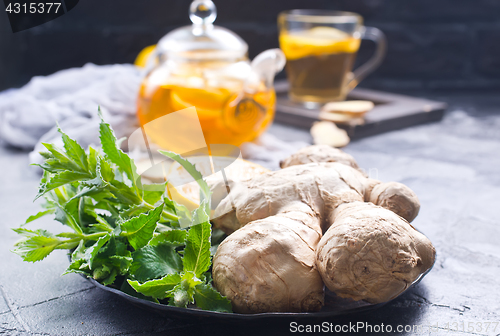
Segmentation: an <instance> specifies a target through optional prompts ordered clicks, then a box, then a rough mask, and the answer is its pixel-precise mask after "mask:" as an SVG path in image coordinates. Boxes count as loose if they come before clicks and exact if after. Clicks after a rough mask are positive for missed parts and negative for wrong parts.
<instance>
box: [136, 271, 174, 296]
mask: <svg viewBox="0 0 500 336" xmlns="http://www.w3.org/2000/svg"><path fill="white" fill-rule="evenodd" d="M181 280H182V278H181V275H180V274H178V273H174V274H169V275H167V276H164V277H163V278H161V279H157V280H151V281H146V282H145V283H143V284H140V283H139V282H138V281H133V280H127V282H128V283H129V285H130V286H132V288H133V289H135V291H136V292H139V293H141V294H143V295H146V296H151V297H153V298H155V299H160V300H161V299H164V298H166V297H167V296H169V292H170V291H171V290H172V289H173V288H174V287H175V286H176V285H177V284H178V283H179V282H181Z"/></svg>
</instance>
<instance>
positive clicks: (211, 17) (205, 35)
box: [157, 0, 248, 60]
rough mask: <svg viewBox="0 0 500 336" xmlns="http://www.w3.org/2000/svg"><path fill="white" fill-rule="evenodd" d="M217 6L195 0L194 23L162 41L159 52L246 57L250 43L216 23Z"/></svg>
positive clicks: (205, 57) (191, 12)
mask: <svg viewBox="0 0 500 336" xmlns="http://www.w3.org/2000/svg"><path fill="white" fill-rule="evenodd" d="M216 17H217V9H216V8H215V5H214V3H213V2H212V1H211V0H194V1H193V2H192V3H191V6H190V8H189V18H190V19H191V21H192V22H193V24H192V25H191V26H185V27H181V28H178V29H175V30H173V31H171V32H170V33H168V34H167V35H165V36H164V37H163V38H162V39H161V40H160V41H159V42H158V47H157V51H158V52H159V54H160V55H164V56H166V57H167V58H185V59H191V60H209V59H210V60H213V59H216V60H219V59H224V60H237V59H241V58H244V57H246V53H247V51H248V45H247V44H246V43H245V41H243V39H242V38H241V37H239V36H238V35H236V34H235V33H233V32H232V31H230V30H228V29H226V28H223V27H219V26H214V24H213V22H214V21H215V18H216Z"/></svg>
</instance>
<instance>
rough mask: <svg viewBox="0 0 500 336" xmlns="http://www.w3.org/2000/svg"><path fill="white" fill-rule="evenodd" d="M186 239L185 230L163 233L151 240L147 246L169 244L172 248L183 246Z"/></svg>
mask: <svg viewBox="0 0 500 336" xmlns="http://www.w3.org/2000/svg"><path fill="white" fill-rule="evenodd" d="M186 237H187V231H185V230H171V231H165V232H162V233H160V234H159V235H157V236H156V237H154V238H153V239H151V241H150V242H149V244H148V245H151V246H156V245H158V244H162V243H169V244H171V245H174V246H181V245H184V244H185V242H186Z"/></svg>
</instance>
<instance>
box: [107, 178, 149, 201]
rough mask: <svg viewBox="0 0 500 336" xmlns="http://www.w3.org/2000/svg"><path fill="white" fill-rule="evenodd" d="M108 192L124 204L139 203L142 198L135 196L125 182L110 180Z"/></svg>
mask: <svg viewBox="0 0 500 336" xmlns="http://www.w3.org/2000/svg"><path fill="white" fill-rule="evenodd" d="M110 186H111V188H110V190H109V191H110V192H111V193H112V194H113V196H115V197H116V198H117V199H118V200H119V201H120V202H122V203H125V204H130V205H131V204H140V203H141V202H142V200H141V199H140V198H139V196H137V194H136V193H135V192H134V191H133V190H132V189H131V188H130V187H129V186H128V185H126V184H125V183H123V182H120V181H117V180H113V181H111V182H110Z"/></svg>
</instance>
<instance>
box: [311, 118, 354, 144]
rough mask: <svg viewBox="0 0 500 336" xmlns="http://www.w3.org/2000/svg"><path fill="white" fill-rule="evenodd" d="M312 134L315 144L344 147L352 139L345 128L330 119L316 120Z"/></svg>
mask: <svg viewBox="0 0 500 336" xmlns="http://www.w3.org/2000/svg"><path fill="white" fill-rule="evenodd" d="M311 135H312V137H313V140H314V144H315V145H328V146H332V147H344V146H347V144H349V142H350V141H351V139H349V136H348V135H347V132H346V131H345V130H343V129H340V128H338V127H337V125H335V123H333V122H330V121H317V122H315V123H314V124H313V126H312V127H311Z"/></svg>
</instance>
